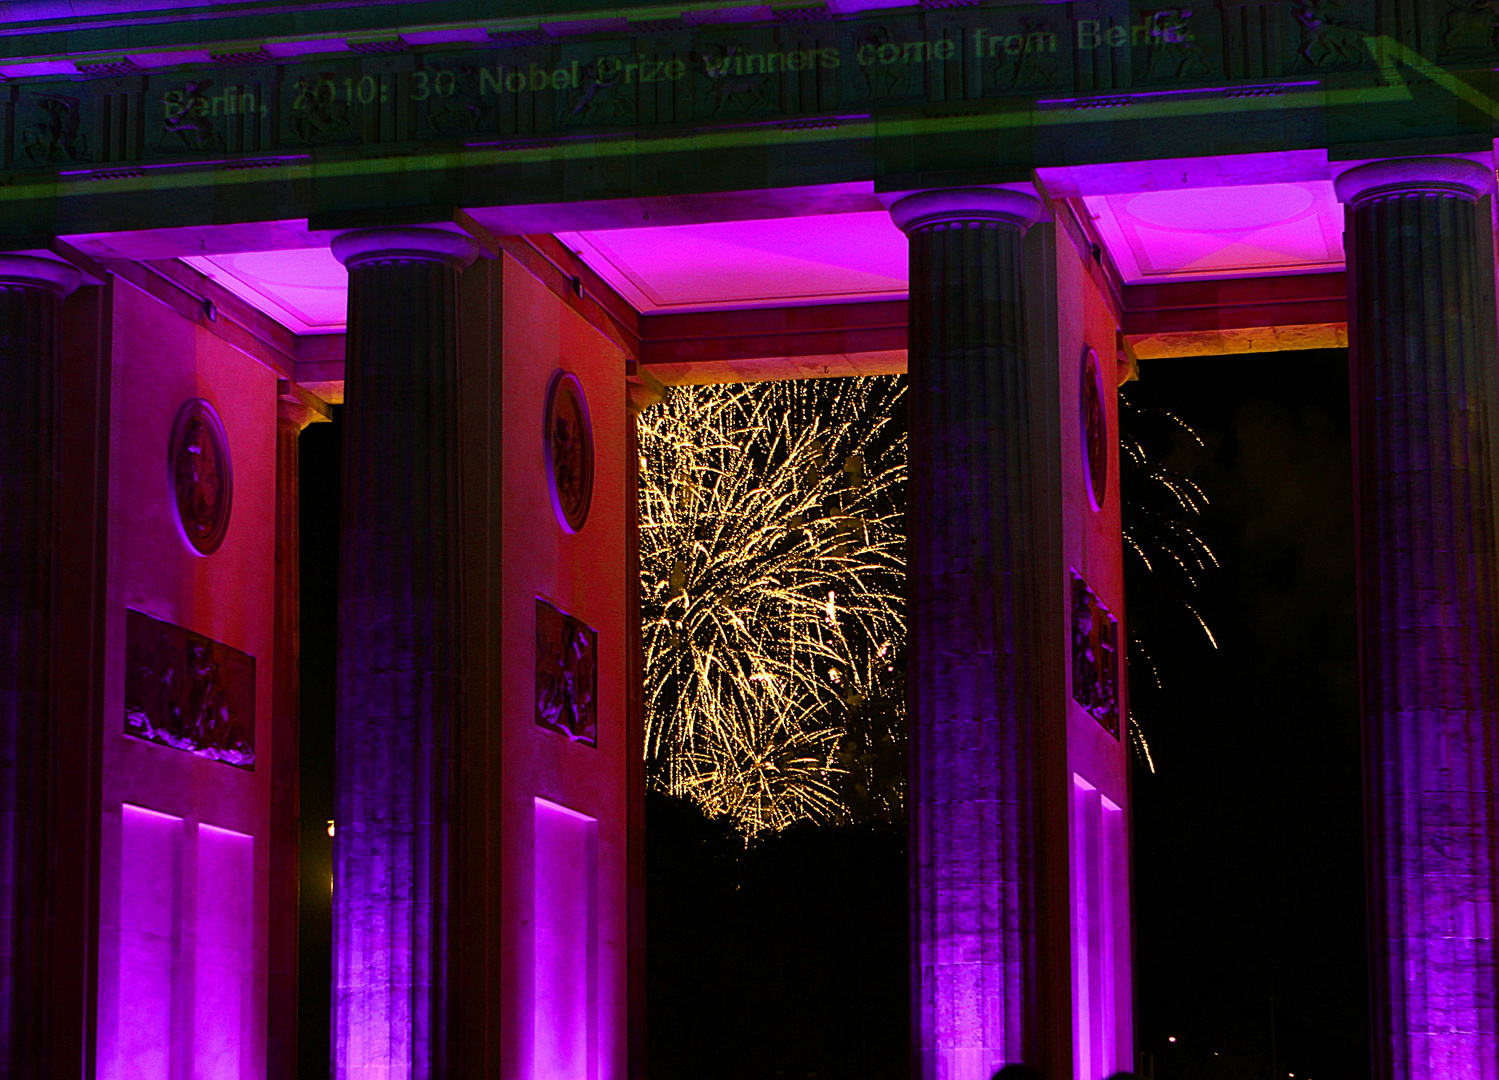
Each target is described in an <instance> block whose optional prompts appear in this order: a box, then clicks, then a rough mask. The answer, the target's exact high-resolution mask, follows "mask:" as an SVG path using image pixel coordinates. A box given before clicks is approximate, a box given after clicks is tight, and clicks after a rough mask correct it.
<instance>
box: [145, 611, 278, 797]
mask: <svg viewBox="0 0 1499 1080" xmlns="http://www.w3.org/2000/svg"><path fill="white" fill-rule="evenodd" d="M125 656H126V661H125V663H126V671H125V734H126V735H134V736H135V737H136V738H137V739H145V740H146V741H147V742H154V743H160V744H161V745H163V746H170V747H173V748H175V749H177V750H185V751H187V752H188V753H189V754H196V755H198V756H199V757H206V758H210V759H212V760H214V761H222V762H225V763H226V764H229V765H234V766H236V767H237V768H241V769H247V770H249V771H252V772H253V771H254V769H255V658H254V657H253V656H247V655H246V654H244V653H242V652H240V651H239V650H238V649H231V648H230V647H229V646H228V645H221V644H219V643H218V642H217V641H214V640H212V639H211V638H206V637H204V636H203V635H202V634H195V633H193V632H192V631H191V630H186V629H184V628H183V627H180V626H177V625H175V624H173V623H169V622H163V621H162V620H161V619H153V618H152V617H151V616H149V615H145V614H142V613H141V612H139V611H134V610H127V611H126V613H125Z"/></svg>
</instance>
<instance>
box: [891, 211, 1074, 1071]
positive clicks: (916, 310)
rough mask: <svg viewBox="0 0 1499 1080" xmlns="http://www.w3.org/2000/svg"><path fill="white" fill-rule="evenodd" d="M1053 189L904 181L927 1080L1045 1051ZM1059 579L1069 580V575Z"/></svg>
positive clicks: (915, 803) (914, 871) (915, 790)
mask: <svg viewBox="0 0 1499 1080" xmlns="http://www.w3.org/2000/svg"><path fill="white" fill-rule="evenodd" d="M1041 212H1042V206H1041V203H1040V202H1039V200H1037V199H1036V198H1034V197H1033V196H1030V195H1025V194H1020V193H1016V192H1012V191H1001V190H991V189H972V190H952V191H929V192H921V193H918V194H915V195H910V196H907V197H906V198H904V199H902V200H901V201H899V202H897V203H896V204H895V205H894V206H893V207H892V208H891V213H892V215H893V216H894V218H895V222H896V224H897V225H899V226H900V227H901V229H903V230H904V231H905V233H906V235H907V236H908V237H909V239H910V245H911V279H910V280H911V286H910V288H911V301H910V317H909V327H910V330H909V333H910V341H909V372H910V375H909V378H910V395H909V401H910V406H909V407H910V442H909V458H908V460H909V470H910V494H909V503H908V509H907V521H908V523H909V524H908V540H907V544H908V546H907V581H908V585H907V588H908V595H909V603H910V610H909V615H908V618H909V627H910V630H909V647H910V659H909V662H910V673H911V677H910V684H909V685H910V724H911V729H910V750H911V755H912V764H911V773H910V775H911V778H912V790H911V794H910V820H911V914H912V926H911V930H912V939H913V956H912V962H913V968H914V970H913V971H912V1010H913V1017H912V1021H913V1032H914V1037H915V1039H916V1046H915V1048H914V1049H915V1053H916V1055H917V1058H918V1062H919V1069H918V1075H919V1076H920V1077H921V1078H922V1080H988V1078H989V1077H990V1075H991V1074H992V1073H993V1072H994V1071H995V1070H996V1069H997V1068H998V1067H999V1066H1001V1065H1004V1064H1006V1063H1010V1062H1022V1061H1025V1062H1029V1063H1032V1064H1034V1063H1036V1062H1038V1061H1039V1059H1040V1057H1041V1055H1042V1054H1043V1053H1044V1051H1043V1049H1042V1047H1041V1039H1042V1033H1041V1031H1040V1030H1039V1029H1040V1020H1039V1015H1040V1012H1039V1009H1040V1003H1039V994H1040V988H1039V984H1038V978H1039V975H1038V964H1037V946H1038V932H1037V921H1038V911H1037V886H1038V880H1037V864H1036V859H1035V848H1036V845H1037V843H1038V837H1037V821H1036V807H1035V803H1036V767H1037V761H1036V758H1037V748H1038V735H1039V732H1038V719H1039V715H1040V708H1041V693H1040V690H1039V688H1038V686H1037V682H1036V679H1035V678H1034V677H1033V676H1034V668H1033V665H1034V664H1036V663H1037V658H1038V657H1039V656H1040V655H1042V652H1043V650H1042V648H1041V644H1040V642H1041V636H1042V632H1043V628H1042V627H1041V626H1040V625H1039V623H1040V622H1041V620H1042V619H1043V617H1044V616H1043V614H1042V612H1043V608H1044V604H1043V603H1042V601H1041V599H1040V598H1039V596H1038V594H1039V593H1040V592H1041V589H1042V587H1043V583H1042V581H1041V580H1040V579H1041V578H1042V577H1043V576H1044V574H1043V570H1044V565H1045V561H1046V560H1045V558H1044V557H1043V554H1042V553H1041V552H1040V551H1039V550H1038V547H1037V541H1036V540H1035V539H1034V538H1033V533H1032V526H1033V524H1034V522H1035V521H1036V512H1037V505H1036V504H1037V499H1038V495H1037V492H1036V491H1035V490H1034V489H1033V483H1032V477H1031V463H1032V456H1031V455H1032V452H1033V447H1034V445H1035V441H1034V439H1035V435H1036V430H1037V428H1038V426H1039V425H1042V424H1044V423H1045V422H1046V418H1045V417H1044V416H1042V415H1040V414H1041V411H1042V409H1043V408H1044V406H1042V405H1041V404H1039V403H1038V402H1037V401H1036V400H1035V398H1034V395H1033V394H1032V393H1031V392H1030V383H1031V378H1032V376H1031V373H1030V370H1029V367H1028V364H1029V356H1028V348H1027V338H1026V322H1025V302H1024V291H1025V286H1024V279H1023V272H1022V271H1023V261H1024V252H1023V246H1024V236H1025V233H1026V230H1027V229H1028V228H1029V227H1030V226H1031V225H1032V224H1033V223H1034V222H1035V221H1036V220H1037V219H1038V218H1039V216H1040V215H1041ZM1058 587H1060V586H1058Z"/></svg>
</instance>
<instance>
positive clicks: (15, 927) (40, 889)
mask: <svg viewBox="0 0 1499 1080" xmlns="http://www.w3.org/2000/svg"><path fill="white" fill-rule="evenodd" d="M79 280H80V275H79V273H78V271H77V270H75V269H73V267H71V266H68V265H67V264H66V263H61V262H54V261H52V260H48V259H38V258H32V257H29V256H24V255H0V1078H4V1080H43V1078H44V1077H47V1076H49V1074H50V1069H49V1067H48V1059H47V1055H48V1049H49V1047H50V1045H51V1038H50V1022H51V1015H50V1009H49V1008H48V1002H49V1001H50V999H51V986H50V964H49V960H50V955H49V948H48V946H49V942H50V941H51V939H52V936H53V932H52V927H51V919H50V908H51V905H50V903H49V898H50V884H51V881H52V878H53V875H52V874H51V872H50V867H49V860H50V852H51V844H52V800H53V799H54V798H56V797H57V793H56V792H54V791H53V778H52V772H51V766H52V747H53V742H52V740H53V735H54V732H55V731H56V727H57V722H58V716H57V710H56V695H55V693H54V686H53V681H54V679H55V678H56V674H57V672H56V640H55V637H56V626H57V618H56V616H57V576H58V574H59V572H61V570H62V569H63V568H62V567H59V566H57V565H55V563H54V560H53V552H54V550H56V546H57V528H58V508H59V506H58V499H59V492H58V488H59V481H60V449H61V447H60V439H61V434H60V425H61V419H62V418H61V409H60V403H59V397H60V392H61V377H62V370H61V359H62V357H61V340H62V304H63V298H64V297H65V296H67V294H68V293H70V292H72V291H73V290H74V289H76V288H77V287H78V284H79Z"/></svg>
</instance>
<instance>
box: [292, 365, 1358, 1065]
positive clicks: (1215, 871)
mask: <svg viewBox="0 0 1499 1080" xmlns="http://www.w3.org/2000/svg"><path fill="white" fill-rule="evenodd" d="M1127 393H1128V395H1129V398H1130V400H1131V401H1133V402H1134V403H1135V404H1136V405H1138V406H1141V407H1143V408H1146V409H1147V410H1148V409H1149V408H1152V407H1155V408H1164V409H1169V410H1170V411H1172V412H1174V413H1175V414H1177V415H1178V416H1180V417H1181V418H1182V419H1183V420H1185V421H1186V422H1188V423H1190V424H1191V425H1192V426H1193V427H1194V428H1195V429H1196V430H1197V431H1198V432H1199V434H1200V435H1201V436H1202V438H1203V441H1204V442H1205V443H1206V444H1207V446H1206V448H1201V447H1197V446H1196V445H1195V444H1194V443H1193V442H1192V441H1191V440H1190V439H1189V438H1188V437H1186V436H1185V434H1184V433H1180V432H1179V431H1176V432H1175V433H1173V429H1172V426H1171V425H1170V424H1162V423H1160V422H1159V421H1147V422H1145V423H1143V424H1142V425H1141V430H1142V433H1143V434H1144V435H1145V437H1146V442H1147V445H1148V446H1150V448H1151V449H1152V452H1153V453H1155V454H1156V455H1157V456H1159V457H1160V458H1161V459H1162V460H1164V461H1165V462H1166V463H1167V464H1168V465H1170V466H1171V467H1172V468H1173V469H1175V470H1176V471H1177V472H1179V473H1181V474H1183V475H1187V476H1190V477H1191V478H1192V479H1194V480H1195V481H1196V482H1197V483H1198V484H1199V485H1200V486H1201V487H1202V488H1203V489H1204V491H1205V492H1206V494H1207V496H1208V497H1209V499H1210V500H1211V503H1210V506H1209V508H1208V511H1207V512H1206V514H1205V515H1204V516H1203V517H1202V518H1201V519H1200V520H1199V521H1198V522H1197V523H1196V526H1197V528H1198V531H1199V532H1201V533H1202V534H1203V535H1204V537H1205V538H1206V539H1207V540H1208V541H1209V543H1210V544H1211V545H1212V547H1213V549H1214V550H1215V552H1216V553H1217V555H1218V557H1219V560H1220V562H1221V563H1222V568H1221V569H1220V570H1218V571H1215V572H1213V573H1211V574H1209V575H1206V578H1205V581H1204V583H1203V585H1202V586H1201V587H1200V588H1199V589H1198V590H1196V591H1195V592H1194V593H1192V594H1191V595H1190V596H1189V597H1188V599H1189V600H1190V601H1191V603H1192V605H1193V606H1194V607H1195V608H1196V609H1197V610H1198V611H1199V612H1200V613H1201V614H1202V615H1203V617H1204V618H1205V619H1206V620H1207V622H1208V623H1209V625H1210V626H1211V628H1212V630H1213V633H1214V635H1215V636H1216V637H1217V640H1218V646H1219V647H1218V648H1217V649H1214V648H1213V647H1212V646H1211V645H1209V644H1208V642H1207V639H1206V637H1205V636H1204V635H1203V633H1202V630H1201V629H1200V628H1199V627H1198V625H1197V623H1196V622H1195V620H1193V618H1192V616H1191V615H1190V614H1188V613H1187V612H1186V610H1185V608H1183V607H1182V606H1181V605H1180V603H1179V600H1178V599H1177V598H1176V597H1175V596H1173V589H1174V587H1175V583H1174V582H1173V581H1171V580H1169V579H1167V578H1166V577H1165V576H1164V575H1163V576H1162V579H1161V580H1159V581H1157V580H1152V576H1151V575H1147V574H1145V573H1144V572H1143V570H1141V569H1140V568H1139V567H1138V565H1133V566H1131V567H1130V575H1131V576H1130V578H1129V582H1128V589H1129V591H1128V597H1127V603H1128V616H1129V618H1130V620H1131V622H1132V624H1133V626H1134V628H1135V630H1136V632H1138V633H1140V634H1142V635H1143V637H1144V639H1145V641H1146V643H1147V646H1148V647H1149V648H1150V650H1151V652H1152V654H1153V656H1154V658H1155V660H1156V663H1157V667H1158V669H1159V675H1160V680H1161V683H1162V686H1161V688H1160V689H1157V688H1156V687H1155V686H1154V685H1153V684H1152V680H1151V678H1150V676H1149V675H1148V673H1146V672H1143V671H1141V670H1139V669H1138V667H1137V668H1136V669H1135V670H1134V671H1133V672H1132V675H1131V702H1132V706H1133V710H1134V715H1135V718H1136V719H1137V720H1138V722H1139V723H1140V724H1141V726H1142V727H1143V728H1144V730H1145V732H1146V735H1147V737H1148V738H1149V740H1150V743H1151V747H1152V750H1153V753H1154V758H1155V763H1156V768H1157V772H1156V773H1155V774H1154V775H1152V774H1150V773H1148V772H1147V771H1145V770H1144V769H1143V768H1141V767H1138V766H1137V767H1136V768H1135V770H1134V775H1133V785H1134V786H1133V795H1134V830H1135V844H1136V851H1135V853H1136V859H1135V868H1134V874H1135V900H1136V905H1137V950H1136V951H1137V956H1136V978H1137V1010H1138V1031H1139V1043H1140V1048H1141V1049H1143V1050H1148V1051H1153V1052H1154V1053H1155V1054H1156V1075H1157V1077H1158V1078H1159V1080H1178V1078H1187V1077H1191V1078H1193V1080H1214V1078H1218V1077H1223V1078H1245V1080H1248V1078H1255V1080H1263V1078H1266V1077H1268V1076H1269V1075H1270V1073H1269V1067H1270V1054H1271V1044H1270V1019H1271V1005H1270V999H1271V997H1272V996H1273V997H1274V998H1275V1002H1276V1004H1275V1017H1276V1030H1277V1040H1276V1043H1277V1045H1276V1050H1277V1053H1278V1061H1279V1064H1280V1070H1279V1073H1280V1076H1281V1077H1286V1076H1287V1074H1290V1073H1294V1074H1295V1076H1296V1077H1297V1078H1299V1080H1300V1078H1306V1080H1343V1078H1348V1080H1354V1078H1358V1080H1364V1078H1366V1077H1367V1076H1368V1075H1369V1058H1368V1019H1367V981H1366V975H1365V960H1364V894H1363V847H1362V809H1361V795H1360V787H1361V781H1360V764H1359V733H1358V697H1357V683H1356V655H1355V637H1354V614H1355V612H1354V593H1353V572H1354V568H1353V532H1352V491H1351V478H1350V465H1349V437H1348V403H1347V394H1348V391H1347V354H1346V353H1345V352H1342V351H1327V352H1307V353H1265V354H1258V355H1254V356H1242V357H1202V358H1192V359H1180V360H1155V361H1145V362H1144V363H1143V364H1142V378H1141V380H1140V381H1139V382H1138V383H1132V384H1130V386H1129V387H1128V389H1127ZM338 427H339V425H338V424H337V423H336V422H335V423H334V424H320V425H314V426H313V427H311V428H309V429H308V430H307V432H305V433H304V435H303V436H302V439H303V442H302V454H303V488H302V498H303V518H302V525H303V533H302V539H303V603H304V607H303V651H304V686H303V709H304V728H303V768H304V773H303V808H302V812H303V822H304V827H303V844H304V847H303V920H302V929H303V939H302V941H303V954H302V960H303V981H302V1002H301V1004H302V1028H301V1043H302V1046H301V1049H302V1061H303V1065H304V1069H303V1075H304V1076H306V1077H314V1076H320V1075H326V1063H327V1053H328V1047H327V1042H326V1038H327V1017H328V997H327V994H328V980H327V974H326V973H327V970H328V962H329V955H328V903H327V895H328V894H327V881H328V877H329V874H330V873H331V846H330V843H329V841H328V839H327V837H326V835H325V832H324V829H323V823H324V821H325V820H326V819H327V818H329V817H331V816H332V784H331V778H332V663H333V650H332V645H333V628H334V614H335V606H334V603H335V588H336V572H335V568H336V559H337V550H336V530H337V506H338V503H337V487H338V485H337V475H338V433H339V432H338ZM1124 491H1125V495H1126V498H1129V497H1131V489H1130V487H1129V485H1128V483H1126V486H1125V488H1124ZM1128 517H1129V511H1128V510H1126V518H1127V519H1128ZM648 842H649V845H650V849H649V855H648V873H649V875H650V878H651V881H650V912H651V914H650V919H651V922H650V935H651V937H650V941H649V943H648V944H649V949H650V952H649V953H648V955H649V957H650V961H649V963H650V994H651V1007H652V1008H653V1009H655V1010H656V1014H657V1019H656V1021H654V1022H653V1024H652V1027H651V1043H650V1060H651V1061H652V1069H651V1072H652V1077H653V1080H670V1078H671V1077H674V1076H682V1077H689V1076H704V1075H720V1076H737V1075H743V1076H746V1077H748V1076H765V1077H767V1078H776V1077H791V1078H801V1077H814V1078H816V1080H829V1078H833V1077H841V1076H849V1077H855V1076H857V1077H861V1078H869V1077H891V1078H892V1080H893V1078H897V1077H901V1076H904V1075H906V1069H907V1066H906V1064H905V1061H904V1055H905V1052H906V1041H905V1040H906V1035H905V1025H906V1023H907V1019H906V1018H907V1015H908V1013H907V1004H906V1001H905V994H906V987H907V981H906V980H907V972H906V957H907V946H906V943H905V937H904V935H905V915H904V910H903V903H904V899H903V898H904V884H903V883H904V878H905V873H906V868H905V854H904V843H903V837H902V836H901V835H900V833H899V831H898V830H892V829H889V828H884V829H881V828H879V827H869V826H866V827H849V828H844V829H816V828H802V829H796V830H792V831H791V832H790V834H788V835H783V836H782V837H778V838H772V839H770V840H768V841H766V842H765V843H762V844H759V845H757V846H756V847H755V848H753V849H751V850H749V851H746V850H745V849H744V847H743V845H742V844H741V843H740V842H739V841H738V840H737V839H735V838H734V837H732V836H730V835H728V834H727V833H726V831H725V830H724V829H722V828H720V827H717V826H715V825H714V824H713V823H709V822H706V821H703V820H702V819H701V817H700V815H696V812H695V811H694V810H692V808H691V807H690V806H686V805H682V804H678V803H676V802H675V801H673V800H665V799H653V800H652V803H651V809H650V813H649V818H648ZM887 969H888V970H887ZM1170 1036H1175V1037H1176V1039H1177V1042H1176V1043H1174V1044H1173V1043H1169V1042H1168V1041H1167V1040H1168V1037H1170ZM1215 1053H1216V1056H1215Z"/></svg>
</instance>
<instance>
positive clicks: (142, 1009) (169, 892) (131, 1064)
mask: <svg viewBox="0 0 1499 1080" xmlns="http://www.w3.org/2000/svg"><path fill="white" fill-rule="evenodd" d="M120 817H121V823H120V913H119V927H120V941H119V968H118V970H119V985H118V986H117V987H116V988H115V993H116V999H117V1001H118V1023H117V1024H116V1026H115V1031H114V1038H113V1045H112V1046H111V1045H109V1040H108V1039H107V1038H106V1039H105V1040H101V1046H100V1055H99V1056H100V1069H99V1075H100V1077H101V1080H175V1077H174V1076H173V1069H172V1042H173V1039H172V1033H173V1032H172V1029H173V1023H172V1021H173V1009H174V1006H175V1004H176V999H177V996H178V989H179V985H180V981H181V972H180V971H179V956H180V953H181V950H180V947H179V946H180V943H181V940H182V901H181V897H182V887H181V885H182V842H183V835H182V834H183V823H182V819H181V818H179V817H173V816H172V815H170V814H161V813H157V812H156V811H155V810H147V809H146V808H144V807H140V806H131V805H129V804H128V803H127V804H125V805H124V806H122V807H121V808H120Z"/></svg>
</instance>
